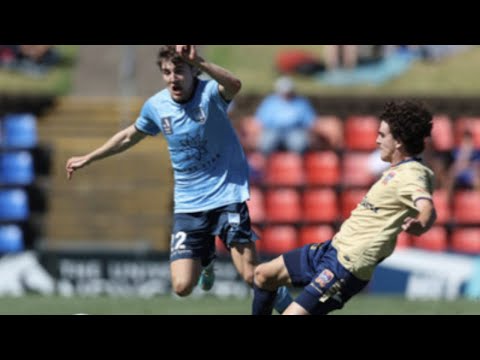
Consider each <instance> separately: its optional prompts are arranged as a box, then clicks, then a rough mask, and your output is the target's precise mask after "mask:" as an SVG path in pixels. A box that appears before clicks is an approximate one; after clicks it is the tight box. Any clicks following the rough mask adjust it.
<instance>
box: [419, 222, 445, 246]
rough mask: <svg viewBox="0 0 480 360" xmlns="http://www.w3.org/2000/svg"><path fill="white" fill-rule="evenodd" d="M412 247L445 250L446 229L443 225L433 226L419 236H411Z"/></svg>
mask: <svg viewBox="0 0 480 360" xmlns="http://www.w3.org/2000/svg"><path fill="white" fill-rule="evenodd" d="M411 240H412V244H413V246H414V247H417V248H420V249H424V250H431V251H446V250H447V248H448V236H447V231H446V230H445V228H444V227H443V226H433V227H432V228H431V229H430V230H428V231H427V232H426V233H425V234H423V235H421V236H413V235H412V236H411Z"/></svg>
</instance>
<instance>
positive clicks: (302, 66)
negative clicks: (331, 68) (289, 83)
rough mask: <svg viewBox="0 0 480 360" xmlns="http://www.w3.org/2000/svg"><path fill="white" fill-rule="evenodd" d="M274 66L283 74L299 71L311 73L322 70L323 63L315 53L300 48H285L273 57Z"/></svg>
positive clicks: (306, 73)
mask: <svg viewBox="0 0 480 360" xmlns="http://www.w3.org/2000/svg"><path fill="white" fill-rule="evenodd" d="M275 67H276V69H277V71H278V72H280V73H283V74H292V73H300V74H304V75H311V74H313V73H315V72H316V71H319V70H323V69H324V66H323V64H322V63H321V62H320V61H319V59H317V57H316V56H315V54H313V53H311V52H309V51H306V50H302V49H285V50H282V51H280V52H279V53H278V54H277V56H276V57H275Z"/></svg>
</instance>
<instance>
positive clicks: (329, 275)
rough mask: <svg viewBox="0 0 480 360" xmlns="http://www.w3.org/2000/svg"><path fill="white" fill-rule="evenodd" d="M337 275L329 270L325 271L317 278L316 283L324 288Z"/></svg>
mask: <svg viewBox="0 0 480 360" xmlns="http://www.w3.org/2000/svg"><path fill="white" fill-rule="evenodd" d="M334 277H335V275H334V274H333V272H331V271H330V270H328V269H325V270H323V271H322V272H321V273H320V275H318V276H317V278H316V279H315V282H316V283H317V284H318V285H320V287H322V288H324V287H325V286H326V285H327V284H328V283H329V282H330V281H332V280H333V278H334Z"/></svg>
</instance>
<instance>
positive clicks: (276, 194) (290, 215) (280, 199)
mask: <svg viewBox="0 0 480 360" xmlns="http://www.w3.org/2000/svg"><path fill="white" fill-rule="evenodd" d="M266 210H267V221H273V222H286V223H295V222H298V221H301V219H302V210H301V206H300V195H299V194H298V192H297V191H296V190H294V189H275V190H269V191H267V193H266Z"/></svg>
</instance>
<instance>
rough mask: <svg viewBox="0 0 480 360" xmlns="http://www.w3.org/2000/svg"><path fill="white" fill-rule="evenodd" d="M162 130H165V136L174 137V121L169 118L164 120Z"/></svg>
mask: <svg viewBox="0 0 480 360" xmlns="http://www.w3.org/2000/svg"><path fill="white" fill-rule="evenodd" d="M162 128H163V133H164V134H165V135H172V134H173V128H172V119H171V118H169V117H165V118H162Z"/></svg>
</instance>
